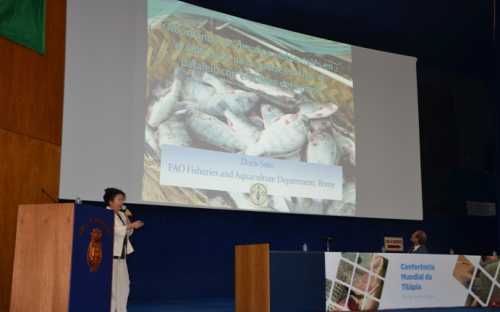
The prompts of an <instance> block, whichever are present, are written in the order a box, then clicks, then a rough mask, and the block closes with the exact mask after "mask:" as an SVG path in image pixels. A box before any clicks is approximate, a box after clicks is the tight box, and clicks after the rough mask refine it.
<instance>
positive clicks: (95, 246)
mask: <svg viewBox="0 0 500 312" xmlns="http://www.w3.org/2000/svg"><path fill="white" fill-rule="evenodd" d="M101 262H102V231H101V230H100V229H98V228H93V229H92V231H90V242H89V247H88V248H87V264H88V265H89V269H90V272H97V270H98V269H99V266H100V265H101Z"/></svg>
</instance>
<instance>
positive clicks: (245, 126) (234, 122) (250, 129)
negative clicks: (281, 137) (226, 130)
mask: <svg viewBox="0 0 500 312" xmlns="http://www.w3.org/2000/svg"><path fill="white" fill-rule="evenodd" d="M224 116H226V120H227V124H228V125H229V127H230V128H231V129H233V131H234V132H235V133H236V135H238V137H239V138H240V140H241V141H242V142H243V143H244V144H245V145H246V146H249V145H251V144H254V143H255V142H257V140H258V138H259V135H260V130H259V129H258V128H257V127H256V126H255V125H254V124H253V123H252V122H251V121H250V120H248V119H247V118H246V117H240V116H238V115H236V114H235V113H233V112H232V111H231V110H229V109H227V110H225V111H224Z"/></svg>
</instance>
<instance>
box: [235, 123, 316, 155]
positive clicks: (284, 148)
mask: <svg viewBox="0 0 500 312" xmlns="http://www.w3.org/2000/svg"><path fill="white" fill-rule="evenodd" d="M307 123H308V120H307V117H305V116H302V115H298V114H288V115H283V116H282V117H280V118H278V119H277V120H276V121H275V122H273V123H272V124H270V125H269V127H267V128H265V129H264V130H263V131H262V132H261V134H260V137H259V140H258V141H257V142H256V143H254V144H252V145H250V146H248V148H247V149H246V151H245V154H246V155H249V156H276V157H280V156H281V157H282V156H286V155H289V154H291V153H296V152H298V151H299V150H300V149H301V148H302V147H303V146H304V144H305V143H306V142H307V131H308V125H307Z"/></svg>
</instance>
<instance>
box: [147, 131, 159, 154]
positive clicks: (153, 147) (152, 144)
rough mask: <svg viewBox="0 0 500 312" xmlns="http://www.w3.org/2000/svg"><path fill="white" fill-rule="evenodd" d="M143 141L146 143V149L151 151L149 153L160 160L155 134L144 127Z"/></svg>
mask: <svg viewBox="0 0 500 312" xmlns="http://www.w3.org/2000/svg"><path fill="white" fill-rule="evenodd" d="M144 135H145V137H144V139H145V141H146V148H147V149H149V150H150V151H151V153H152V154H153V155H154V156H155V157H156V158H158V159H159V158H160V146H159V145H158V137H157V136H156V133H155V132H154V130H153V129H152V128H151V127H150V126H148V125H146V129H145V132H144Z"/></svg>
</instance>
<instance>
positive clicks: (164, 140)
mask: <svg viewBox="0 0 500 312" xmlns="http://www.w3.org/2000/svg"><path fill="white" fill-rule="evenodd" d="M158 142H159V144H160V146H162V145H177V146H190V145H191V137H190V136H189V133H188V132H187V130H186V127H185V125H184V122H183V121H182V120H181V119H180V117H177V116H173V117H171V118H170V119H168V120H166V121H164V122H162V123H161V124H160V126H158Z"/></svg>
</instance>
